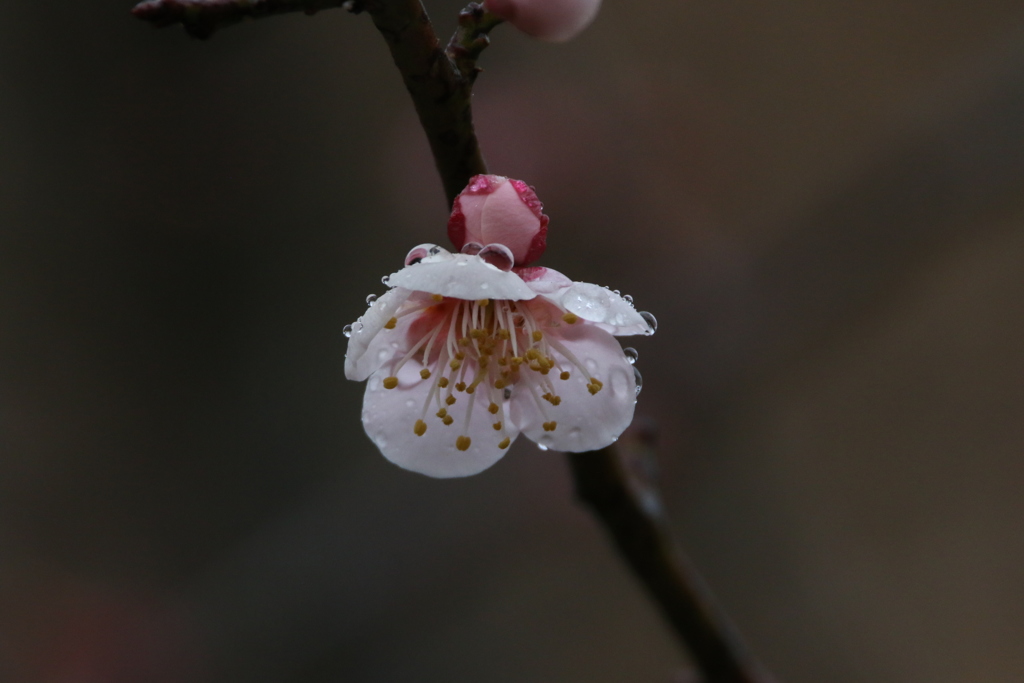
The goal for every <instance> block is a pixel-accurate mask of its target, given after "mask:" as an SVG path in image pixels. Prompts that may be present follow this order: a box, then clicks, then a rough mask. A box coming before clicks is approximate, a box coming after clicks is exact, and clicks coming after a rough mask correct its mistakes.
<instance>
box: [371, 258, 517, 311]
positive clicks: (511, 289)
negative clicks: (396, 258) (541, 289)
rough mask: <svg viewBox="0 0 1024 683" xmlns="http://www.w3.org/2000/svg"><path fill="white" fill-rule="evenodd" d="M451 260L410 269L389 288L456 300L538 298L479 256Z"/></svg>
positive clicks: (392, 279)
mask: <svg viewBox="0 0 1024 683" xmlns="http://www.w3.org/2000/svg"><path fill="white" fill-rule="evenodd" d="M450 256H451V258H446V259H443V260H438V261H434V262H428V261H427V260H424V261H423V262H421V263H417V264H415V265H411V266H407V267H405V268H403V269H402V270H400V271H398V272H397V273H394V274H392V275H390V276H389V277H388V280H387V284H388V285H389V286H391V287H401V288H403V289H411V290H415V291H418V292H428V293H430V294H440V295H441V296H449V297H453V298H455V299H467V300H470V301H473V300H476V299H508V300H510V301H523V300H524V299H532V298H534V296H536V295H535V294H534V293H533V290H532V289H530V288H529V287H527V286H526V283H525V282H523V280H522V278H520V277H519V276H518V275H516V274H515V273H512V272H506V271H503V270H500V269H498V268H495V267H494V266H492V265H491V264H489V263H487V262H485V261H484V260H483V259H482V258H480V257H479V256H472V255H470V254H451V255H450Z"/></svg>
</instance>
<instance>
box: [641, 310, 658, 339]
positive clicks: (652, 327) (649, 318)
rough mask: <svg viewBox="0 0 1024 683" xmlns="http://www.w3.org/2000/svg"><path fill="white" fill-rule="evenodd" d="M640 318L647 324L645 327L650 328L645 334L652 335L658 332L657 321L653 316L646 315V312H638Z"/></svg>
mask: <svg viewBox="0 0 1024 683" xmlns="http://www.w3.org/2000/svg"><path fill="white" fill-rule="evenodd" d="M640 317H641V318H643V319H644V320H645V321H646V322H647V326H648V327H649V328H650V331H649V332H647V334H648V335H652V334H654V333H655V332H657V331H658V319H657V318H655V317H654V315H653V314H651V313H648V312H647V311H640Z"/></svg>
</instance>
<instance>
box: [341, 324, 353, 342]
mask: <svg viewBox="0 0 1024 683" xmlns="http://www.w3.org/2000/svg"><path fill="white" fill-rule="evenodd" d="M341 333H342V334H343V335H345V339H349V338H351V337H352V325H345V327H344V328H343V329H342V330H341Z"/></svg>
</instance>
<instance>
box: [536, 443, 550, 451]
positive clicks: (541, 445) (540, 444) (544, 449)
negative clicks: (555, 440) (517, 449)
mask: <svg viewBox="0 0 1024 683" xmlns="http://www.w3.org/2000/svg"><path fill="white" fill-rule="evenodd" d="M537 448H539V449H541V450H542V451H546V450H547V449H548V447H547V446H545V445H544V444H542V443H539V444H537Z"/></svg>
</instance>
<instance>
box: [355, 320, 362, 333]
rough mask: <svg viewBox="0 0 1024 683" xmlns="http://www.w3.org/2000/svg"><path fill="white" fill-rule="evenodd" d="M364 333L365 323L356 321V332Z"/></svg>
mask: <svg viewBox="0 0 1024 683" xmlns="http://www.w3.org/2000/svg"><path fill="white" fill-rule="evenodd" d="M362 331H363V323H362V322H360V321H358V320H357V321H356V332H362Z"/></svg>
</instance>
